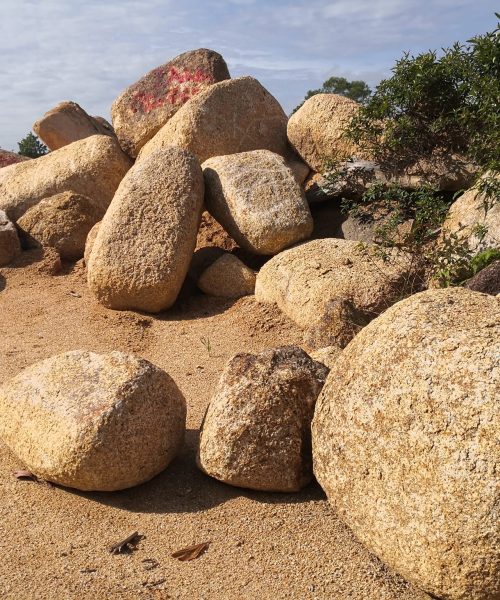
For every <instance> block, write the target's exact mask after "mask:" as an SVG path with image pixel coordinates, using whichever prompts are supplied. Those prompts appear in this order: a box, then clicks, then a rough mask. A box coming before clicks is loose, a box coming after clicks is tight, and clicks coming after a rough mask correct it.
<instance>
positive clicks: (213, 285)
mask: <svg viewBox="0 0 500 600" xmlns="http://www.w3.org/2000/svg"><path fill="white" fill-rule="evenodd" d="M198 287H199V288H200V290H201V291H202V292H205V294H209V295H210V296H219V297H222V298H240V297H241V296H248V295H250V294H253V293H254V290H255V273H254V271H252V269H250V268H248V267H247V266H246V265H245V264H244V263H242V262H241V260H240V259H239V258H238V257H236V256H234V254H229V253H225V254H223V255H222V256H221V257H220V258H218V259H217V260H216V261H215V262H213V263H212V264H211V265H210V266H209V267H207V268H206V269H205V270H204V271H203V273H202V274H201V276H200V278H199V279H198Z"/></svg>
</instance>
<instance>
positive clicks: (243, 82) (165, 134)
mask: <svg viewBox="0 0 500 600" xmlns="http://www.w3.org/2000/svg"><path fill="white" fill-rule="evenodd" d="M286 123H287V117H286V115H285V113H284V112H283V109H282V108H281V106H280V105H279V103H278V101H277V100H276V99H275V98H274V97H273V96H271V94H270V93H269V92H268V91H267V90H266V89H265V88H264V87H262V85H261V84H260V83H259V82H258V81H257V80H256V79H253V77H238V78H237V79H230V80H229V81H222V82H220V83H216V84H214V85H212V86H210V87H209V88H207V89H206V90H203V91H202V92H200V93H199V94H197V95H196V96H195V97H194V98H192V99H191V100H189V102H186V104H185V105H184V106H182V107H181V108H180V109H179V110H178V111H177V112H176V113H175V115H174V116H173V117H172V118H171V119H169V121H168V122H167V123H166V125H164V126H163V127H162V128H161V129H160V130H159V131H158V133H157V134H156V135H155V136H154V137H153V138H152V139H151V140H150V141H149V142H148V143H147V144H145V145H144V147H143V148H142V150H141V152H140V153H139V159H141V160H142V159H143V158H145V157H146V156H147V155H148V154H150V153H151V152H153V151H154V150H157V149H159V148H165V147H167V146H179V147H181V148H185V149H186V150H189V151H190V152H192V153H193V154H194V155H195V156H196V157H197V158H198V160H199V161H200V163H203V162H204V161H206V160H207V159H209V158H211V157H212V156H224V155H226V154H236V153H238V152H247V151H249V150H260V149H264V150H271V151H272V152H276V153H277V154H281V155H282V156H287V155H288V154H289V153H290V149H289V147H288V142H287V138H286Z"/></svg>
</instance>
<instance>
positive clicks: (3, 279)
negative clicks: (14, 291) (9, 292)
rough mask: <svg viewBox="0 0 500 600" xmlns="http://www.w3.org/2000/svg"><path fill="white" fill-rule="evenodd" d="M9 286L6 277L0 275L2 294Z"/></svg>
mask: <svg viewBox="0 0 500 600" xmlns="http://www.w3.org/2000/svg"><path fill="white" fill-rule="evenodd" d="M6 286H7V280H6V279H5V277H4V276H3V275H2V274H1V273H0V292H2V291H3V290H4V289H5V287H6Z"/></svg>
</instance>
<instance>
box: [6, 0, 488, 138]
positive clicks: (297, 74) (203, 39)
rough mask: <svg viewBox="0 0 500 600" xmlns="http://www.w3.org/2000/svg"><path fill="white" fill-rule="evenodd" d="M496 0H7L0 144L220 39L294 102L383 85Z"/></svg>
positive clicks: (99, 109) (228, 54) (240, 70)
mask: <svg viewBox="0 0 500 600" xmlns="http://www.w3.org/2000/svg"><path fill="white" fill-rule="evenodd" d="M498 8H499V7H498V1H497V0H494V1H493V0H475V1H472V0H291V1H285V0H267V1H264V0H226V1H222V0H220V1H219V0H200V1H195V0H0V52H1V54H0V56H1V59H0V147H2V148H5V149H16V148H17V143H16V142H17V141H18V140H20V139H21V138H22V137H23V136H24V135H25V134H26V133H27V132H28V131H29V130H30V128H31V125H32V124H33V122H34V121H35V120H36V119H37V118H39V117H40V116H41V115H42V114H43V113H44V112H45V111H47V110H48V109H50V108H51V107H52V106H54V105H55V104H57V103H58V102H60V101H62V100H74V101H75V102H78V103H79V104H80V105H81V106H82V107H83V108H85V110H87V112H89V113H90V114H93V115H102V116H104V117H106V118H109V108H110V106H111V103H112V102H113V100H114V99H115V98H116V96H117V95H118V94H119V93H120V92H121V91H122V90H123V89H124V88H125V87H127V85H129V84H130V83H132V82H134V81H136V80H137V79H138V78H139V77H140V76H141V75H143V74H144V73H145V72H147V71H148V70H150V69H151V68H153V67H155V66H158V65H160V64H162V63H164V62H167V60H169V59H170V58H172V57H174V56H176V55H177V54H180V53H181V52H185V51H186V50H191V49H194V48H200V47H205V48H212V49H214V50H217V51H219V52H220V53H221V54H222V55H223V56H224V58H225V59H226V61H227V63H228V65H229V69H230V72H231V75H232V76H233V77H234V76H239V75H252V76H254V77H256V78H257V79H259V80H260V81H261V82H262V83H263V85H264V86H265V87H267V89H269V91H270V92H271V93H273V94H274V95H275V96H276V97H277V98H278V100H279V101H280V102H281V103H282V105H283V107H284V109H285V111H286V112H289V111H290V110H291V109H292V108H293V107H294V106H295V105H296V104H298V103H299V102H300V100H301V99H302V97H303V96H304V94H305V92H306V91H307V90H308V89H311V88H315V87H319V86H320V85H321V83H322V81H324V80H325V79H326V78H327V77H329V76H330V75H341V76H345V77H347V78H356V79H364V80H365V81H367V82H368V83H369V84H371V85H372V86H373V85H375V84H377V83H378V81H380V79H381V78H383V77H384V76H387V75H388V74H389V73H390V68H391V66H392V64H393V63H394V60H395V59H396V58H399V57H400V56H401V54H402V52H403V51H405V50H408V51H411V52H413V53H417V52H419V51H422V50H428V49H429V48H433V49H434V48H440V47H443V46H448V45H451V44H452V43H453V42H454V41H456V40H460V41H465V40H467V39H468V38H470V37H471V36H473V35H475V34H478V33H483V32H485V31H488V30H491V29H493V28H494V26H495V23H496V19H495V17H494V11H495V10H497V11H498Z"/></svg>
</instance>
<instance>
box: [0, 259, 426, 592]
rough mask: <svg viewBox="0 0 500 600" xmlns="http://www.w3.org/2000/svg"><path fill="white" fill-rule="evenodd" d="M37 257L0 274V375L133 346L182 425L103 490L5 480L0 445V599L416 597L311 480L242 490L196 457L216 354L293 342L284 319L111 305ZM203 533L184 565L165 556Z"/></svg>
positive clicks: (78, 276)
mask: <svg viewBox="0 0 500 600" xmlns="http://www.w3.org/2000/svg"><path fill="white" fill-rule="evenodd" d="M36 258H37V257H36V253H31V254H30V253H24V255H23V258H22V260H21V261H18V264H17V265H16V267H14V268H4V269H1V270H0V384H1V383H2V382H3V381H5V380H7V379H8V378H10V377H11V376H13V375H15V374H16V373H18V372H19V371H20V370H21V369H22V368H23V367H25V366H27V365H30V364H32V363H33V362H35V361H38V360H40V359H43V358H46V357H48V356H51V355H54V354H57V353H60V352H64V351H67V350H73V349H89V350H95V351H108V350H122V351H125V352H134V353H137V354H139V355H140V356H143V357H145V358H147V359H148V360H150V361H152V362H154V363H155V364H157V365H159V366H160V367H162V368H163V369H165V370H166V371H168V373H170V375H171V376H172V377H173V378H174V379H175V381H176V382H177V384H178V385H179V387H180V389H181V390H182V391H183V393H184V395H185V397H186V401H187V404H188V432H187V437H186V444H185V447H184V449H183V451H182V453H181V454H180V456H179V457H178V458H177V459H176V460H175V461H174V462H173V463H172V464H171V465H170V466H169V468H168V469H167V470H166V471H165V472H164V473H162V474H161V475H159V476H158V477H156V478H155V479H154V480H152V481H150V482H149V483H147V484H145V485H142V486H140V487H137V488H134V489H131V490H128V491H124V492H118V493H113V494H104V493H78V492H75V491H71V490H68V489H63V488H58V487H48V486H46V485H43V484H37V483H33V482H29V481H18V480H16V479H15V478H14V477H13V476H12V471H13V470H14V469H16V468H22V466H23V465H22V464H21V463H20V461H19V460H17V459H16V457H15V456H14V455H13V454H12V453H10V451H9V450H8V449H7V448H6V447H5V446H4V445H2V444H1V443H0V597H1V598H2V600H6V599H16V600H21V599H24V598H33V599H35V598H36V599H43V598H50V599H57V600H63V599H66V598H68V599H74V598H78V599H80V598H81V599H86V598H92V599H101V598H105V599H109V598H127V599H129V598H130V599H132V598H139V599H149V598H151V599H167V598H183V599H184V598H186V599H187V598H189V599H195V600H201V599H205V600H209V599H228V600H229V599H233V598H234V599H247V598H248V599H253V600H260V599H267V598H272V599H273V600H280V599H285V598H294V599H295V598H296V599H311V600H313V599H315V598H317V599H321V600H323V599H344V598H349V599H359V600H396V599H398V600H409V599H413V600H423V599H427V598H428V596H426V595H425V594H423V593H421V592H419V591H418V590H416V589H415V588H413V587H412V586H410V585H409V584H407V583H406V582H405V581H403V580H402V579H401V578H399V577H398V576H396V575H395V574H393V573H391V572H390V571H389V570H388V569H387V568H386V567H385V566H384V565H383V564H382V563H381V562H380V561H378V559H376V558H375V557H374V556H372V555H371V554H370V553H369V552H368V551H367V550H365V549H364V547H363V546H362V545H361V544H359V543H358V542H357V541H356V539H355V538H354V536H353V535H352V534H351V532H350V531H349V530H348V529H347V528H346V527H345V526H344V525H343V524H342V523H341V522H340V521H339V520H338V518H337V517H336V515H335V513H334V511H333V510H332V509H331V508H330V507H329V505H328V503H327V501H326V498H325V496H324V494H323V492H322V490H321V489H320V487H319V486H318V485H317V484H316V483H313V484H311V485H310V486H309V487H307V488H306V489H305V490H303V491H302V492H300V493H297V494H266V493H258V492H248V491H245V490H240V489H237V488H232V487H230V486H227V485H224V484H222V483H219V482H217V481H215V480H212V479H210V478H209V477H207V476H205V475H203V474H202V473H201V472H199V471H198V470H197V468H196V466H195V452H196V445H197V440H198V428H199V425H200V422H201V420H202V418H203V414H204V411H205V409H206V406H207V404H208V402H209V400H210V396H211V393H212V391H213V389H214V386H215V384H216V382H217V380H218V378H219V376H220V374H221V371H222V369H223V366H224V364H225V362H226V361H227V360H228V358H230V357H231V356H232V355H233V354H235V353H237V352H241V351H249V352H257V351H259V350H262V349H264V348H267V347H271V346H277V345H283V344H290V343H295V344H301V342H302V335H301V333H300V331H299V330H298V329H297V328H296V327H295V326H294V325H293V324H292V323H291V322H290V321H288V320H287V319H286V318H284V317H283V316H282V315H281V314H280V313H279V312H278V311H277V310H276V309H274V308H273V307H269V306H262V305H258V304H257V303H256V302H255V301H254V299H253V298H251V297H249V298H244V299H241V300H239V301H237V302H225V301H219V300H216V299H211V298H208V297H204V296H202V295H196V296H193V297H191V298H190V299H189V300H187V301H185V302H184V303H181V304H180V305H179V306H177V307H176V308H174V309H173V310H172V311H169V312H168V313H166V314H164V315H160V316H159V317H151V316H146V315H140V314H137V313H132V312H113V311H109V310H106V309H105V308H102V307H100V306H98V305H97V304H96V303H95V302H94V300H93V299H92V297H91V296H90V295H89V292H88V291H87V288H86V284H85V271H84V268H83V266H82V265H81V264H79V263H78V264H77V265H76V266H75V267H74V268H72V269H71V270H70V271H68V272H66V273H64V274H62V275H59V276H55V277H54V276H48V275H42V274H40V273H39V272H38V268H37V267H38V264H37V263H36V262H34V261H36ZM207 340H210V347H211V348H210V353H209V352H208V351H207ZM135 530H138V531H139V532H140V533H141V534H143V535H144V538H143V539H142V540H141V541H140V543H139V544H138V546H137V550H136V551H135V552H133V553H131V554H128V555H116V556H115V555H111V554H110V552H109V546H110V545H111V544H113V543H114V542H117V541H119V540H121V539H123V538H124V537H126V536H127V535H129V534H130V533H132V532H133V531H135ZM208 540H210V541H211V545H210V547H209V549H208V551H207V552H206V553H205V554H204V555H203V556H202V557H200V558H199V559H197V560H194V561H192V562H179V561H178V560H176V559H174V558H172V557H171V553H172V552H174V551H175V550H178V549H180V548H183V547H186V546H189V545H191V544H195V543H200V542H204V541H208ZM148 559H150V560H148ZM155 565H157V566H155ZM152 566H153V567H154V568H151V567H152Z"/></svg>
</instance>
